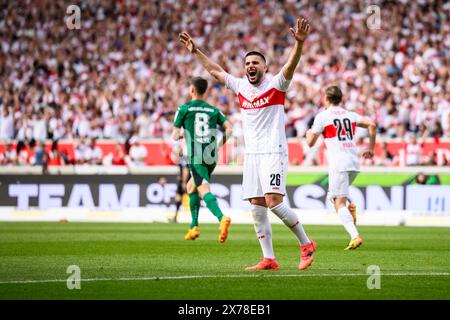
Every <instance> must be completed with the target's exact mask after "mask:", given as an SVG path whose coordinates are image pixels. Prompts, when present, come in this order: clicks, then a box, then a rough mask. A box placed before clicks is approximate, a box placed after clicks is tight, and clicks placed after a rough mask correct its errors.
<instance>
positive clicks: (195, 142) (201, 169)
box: [172, 77, 232, 243]
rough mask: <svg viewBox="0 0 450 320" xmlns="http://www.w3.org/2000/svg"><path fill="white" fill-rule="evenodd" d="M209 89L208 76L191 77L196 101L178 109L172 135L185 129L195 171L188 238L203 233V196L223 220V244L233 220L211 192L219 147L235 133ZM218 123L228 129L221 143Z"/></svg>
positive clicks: (179, 135) (191, 181)
mask: <svg viewBox="0 0 450 320" xmlns="http://www.w3.org/2000/svg"><path fill="white" fill-rule="evenodd" d="M207 88H208V82H207V81H206V80H205V79H203V78H200V77H195V78H193V79H192V80H191V85H190V89H189V90H190V95H191V98H192V100H191V102H188V103H186V104H183V105H182V106H180V107H179V108H178V111H177V113H176V115H175V121H174V124H173V126H174V128H173V132H172V137H173V138H174V139H175V140H179V139H181V138H182V132H181V128H184V135H185V138H186V144H187V149H188V158H189V164H188V165H189V170H190V172H191V179H189V181H188V183H187V192H188V194H189V206H190V209H191V215H192V223H191V226H190V228H189V231H188V232H187V234H186V236H185V237H184V238H185V239H186V240H195V239H196V238H198V236H199V235H200V230H199V227H198V213H199V210H200V200H201V199H203V201H205V204H206V206H207V207H208V209H209V210H210V211H211V212H212V213H213V214H214V216H216V217H217V219H218V220H219V222H220V227H219V231H220V233H219V242H220V243H223V242H225V240H226V239H227V237H228V229H229V226H230V222H231V219H230V218H229V217H226V216H224V215H223V213H222V211H221V210H220V208H219V205H218V203H217V199H216V197H215V196H214V195H213V194H212V193H211V189H210V186H209V182H210V180H211V174H212V172H213V171H214V168H215V167H216V163H217V150H218V149H219V148H220V147H221V146H222V145H223V144H225V142H226V140H227V139H228V138H229V137H230V136H231V132H232V125H231V123H230V122H229V121H228V120H227V118H226V117H225V115H224V114H223V113H222V112H221V111H220V110H219V109H217V108H216V107H213V106H211V105H209V104H208V103H206V102H205V101H204V99H203V98H204V94H205V92H206V89H207ZM217 126H221V127H222V128H223V129H224V130H225V133H224V135H223V139H222V140H221V141H220V142H219V143H217Z"/></svg>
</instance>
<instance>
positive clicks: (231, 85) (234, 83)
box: [225, 73, 239, 94]
mask: <svg viewBox="0 0 450 320" xmlns="http://www.w3.org/2000/svg"><path fill="white" fill-rule="evenodd" d="M225 85H226V87H227V88H228V89H230V90H231V91H233V92H234V93H235V94H238V92H239V79H238V78H236V77H234V76H232V75H231V74H229V73H227V74H226V75H225Z"/></svg>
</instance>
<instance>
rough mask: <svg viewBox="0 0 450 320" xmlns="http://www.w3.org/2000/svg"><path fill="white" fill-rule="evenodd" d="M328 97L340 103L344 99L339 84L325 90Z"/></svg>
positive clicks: (330, 100)
mask: <svg viewBox="0 0 450 320" xmlns="http://www.w3.org/2000/svg"><path fill="white" fill-rule="evenodd" d="M325 94H326V96H327V99H328V101H329V102H330V103H332V104H339V103H340V102H341V101H342V91H341V89H339V87H338V86H331V87H328V88H327V89H326V90H325Z"/></svg>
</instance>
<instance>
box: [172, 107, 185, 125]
mask: <svg viewBox="0 0 450 320" xmlns="http://www.w3.org/2000/svg"><path fill="white" fill-rule="evenodd" d="M185 114H186V108H184V105H182V106H180V107H178V110H177V112H176V113H175V121H174V122H173V126H174V127H177V128H181V127H182V126H183V118H184V115H185Z"/></svg>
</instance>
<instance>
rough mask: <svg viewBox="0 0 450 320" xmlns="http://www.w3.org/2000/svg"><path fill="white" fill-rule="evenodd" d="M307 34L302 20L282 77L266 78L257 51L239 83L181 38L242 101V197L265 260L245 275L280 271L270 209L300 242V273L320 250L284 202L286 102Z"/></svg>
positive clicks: (188, 38) (189, 40)
mask: <svg viewBox="0 0 450 320" xmlns="http://www.w3.org/2000/svg"><path fill="white" fill-rule="evenodd" d="M309 29H310V26H309V23H308V21H307V20H306V19H298V20H297V25H296V27H295V29H294V28H291V29H290V31H291V32H292V34H293V37H294V39H295V44H294V48H293V49H292V51H291V53H290V55H289V58H288V61H287V63H286V64H285V65H284V67H283V68H282V70H281V71H280V72H279V73H278V74H276V75H275V76H273V77H266V72H267V65H266V59H265V57H264V55H263V54H262V53H260V52H258V51H250V52H248V53H247V54H246V55H245V66H244V68H245V73H246V77H245V78H241V79H238V78H235V77H234V76H232V75H230V74H228V73H227V72H225V70H224V69H223V68H222V67H221V66H219V65H217V64H216V63H214V62H213V61H211V60H210V59H209V58H208V57H207V56H206V55H205V54H204V53H202V52H201V51H200V49H199V48H198V47H197V46H196V45H195V44H194V41H193V40H192V38H191V36H190V35H189V34H188V33H186V32H183V33H181V34H180V41H181V42H182V43H183V44H184V45H185V46H186V47H187V49H188V50H189V51H190V52H191V53H192V54H194V56H195V57H196V58H197V59H198V60H199V61H200V63H201V64H202V65H203V67H205V69H206V70H207V71H208V72H209V73H210V74H211V75H212V76H213V77H214V78H215V79H216V80H217V81H219V82H220V83H222V84H225V85H226V86H227V88H229V89H230V90H232V91H233V92H234V93H235V94H236V95H237V96H238V98H239V104H240V106H241V114H242V126H243V131H244V140H245V159H244V172H243V183H242V188H243V198H244V199H247V200H249V201H250V203H251V205H252V215H253V220H254V226H255V231H256V235H257V237H258V239H259V242H260V245H261V248H262V251H263V256H264V258H263V259H262V260H261V261H260V262H259V263H258V264H256V265H255V266H252V267H248V268H246V270H277V269H279V265H278V263H277V261H276V259H275V254H274V251H273V246H272V228H271V225H270V222H269V217H268V214H267V208H269V209H270V210H271V211H272V212H273V213H274V214H275V215H277V216H278V217H279V218H280V219H281V220H282V221H283V222H284V223H285V225H286V226H288V227H289V229H290V230H292V232H293V233H294V234H295V236H296V237H297V239H298V241H299V243H300V252H301V258H300V264H299V266H298V268H299V269H300V270H304V269H306V268H307V267H308V266H310V265H311V263H312V261H313V255H314V251H315V250H316V247H317V245H316V244H315V242H314V241H313V240H310V239H309V238H308V236H307V235H306V233H305V231H304V230H303V226H302V225H301V223H300V222H299V219H298V217H297V215H296V214H295V212H294V211H293V210H292V209H291V208H289V207H288V206H287V205H286V204H285V203H284V202H283V196H284V195H285V194H286V174H287V166H288V156H287V152H288V148H287V141H286V133H285V124H284V102H285V98H286V90H287V89H288V87H289V84H290V82H291V80H292V77H293V75H294V71H295V68H296V67H297V64H298V62H299V61H300V57H301V53H302V48H303V42H304V41H305V39H306V37H307V35H308V33H309Z"/></svg>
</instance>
